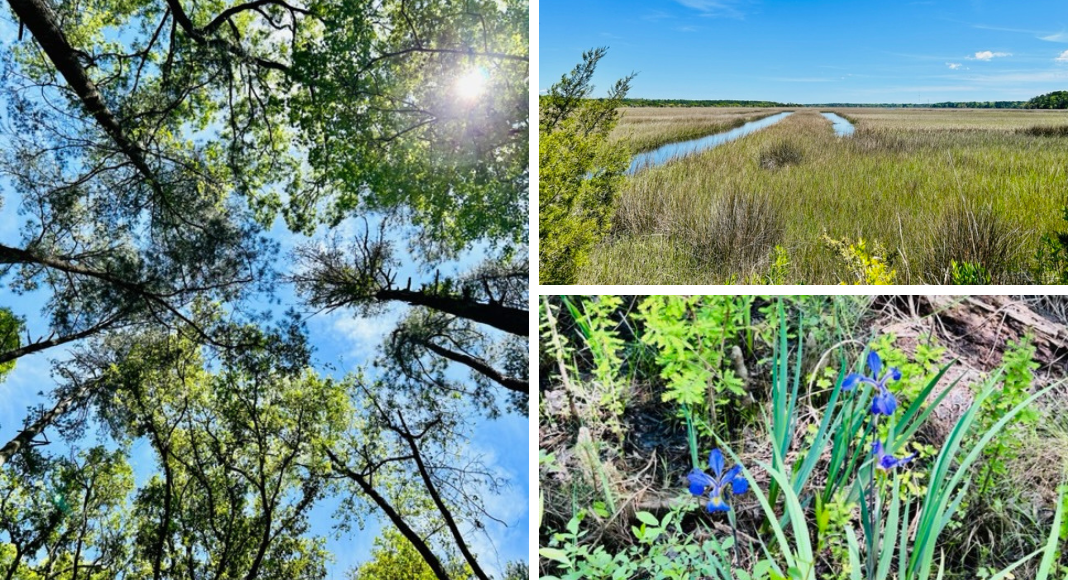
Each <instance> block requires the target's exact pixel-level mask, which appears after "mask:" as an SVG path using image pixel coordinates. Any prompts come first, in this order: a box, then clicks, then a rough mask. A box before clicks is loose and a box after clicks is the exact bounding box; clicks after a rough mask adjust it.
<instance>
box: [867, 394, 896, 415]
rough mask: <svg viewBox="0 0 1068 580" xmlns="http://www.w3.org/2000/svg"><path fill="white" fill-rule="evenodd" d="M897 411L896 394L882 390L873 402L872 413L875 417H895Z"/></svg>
mask: <svg viewBox="0 0 1068 580" xmlns="http://www.w3.org/2000/svg"><path fill="white" fill-rule="evenodd" d="M895 409H897V399H895V398H894V394H893V393H891V392H890V391H888V390H886V389H885V388H883V389H880V391H879V394H877V395H875V398H874V399H872V401H871V412H872V414H874V415H888V416H889V415H893V414H894V410H895Z"/></svg>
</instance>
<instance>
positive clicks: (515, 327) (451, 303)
mask: <svg viewBox="0 0 1068 580" xmlns="http://www.w3.org/2000/svg"><path fill="white" fill-rule="evenodd" d="M374 297H375V298H376V299H377V300H380V301H388V300H395V301H399V302H405V303H407V304H411V305H412V306H424V307H426V308H430V309H431V310H437V311H438V312H444V313H445V314H452V315H453V316H458V317H460V318H464V319H467V320H470V321H472V322H477V323H479V324H485V325H487V326H492V327H493V328H496V329H498V330H503V331H504V332H507V333H508V334H514V335H516V336H528V335H529V332H530V330H529V314H528V312H527V311H526V310H523V309H520V308H512V307H510V306H504V305H501V304H486V303H483V302H476V301H474V300H468V299H464V298H456V297H452V296H441V295H438V294H431V293H428V292H424V291H415V290H407V289H405V290H400V289H394V288H385V289H382V290H378V291H377V292H375V294H374Z"/></svg>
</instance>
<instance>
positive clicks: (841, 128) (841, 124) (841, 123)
mask: <svg viewBox="0 0 1068 580" xmlns="http://www.w3.org/2000/svg"><path fill="white" fill-rule="evenodd" d="M820 114H821V115H823V116H824V117H827V118H828V119H830V120H831V123H833V124H834V132H835V133H837V134H838V136H839V137H848V136H850V135H852V134H853V123H850V122H849V121H846V120H845V119H843V118H842V117H839V116H838V115H835V114H834V113H820Z"/></svg>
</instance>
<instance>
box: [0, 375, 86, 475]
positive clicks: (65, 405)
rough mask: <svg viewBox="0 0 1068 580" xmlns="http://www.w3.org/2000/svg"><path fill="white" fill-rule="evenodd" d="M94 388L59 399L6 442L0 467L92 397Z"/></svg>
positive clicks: (1, 451)
mask: <svg viewBox="0 0 1068 580" xmlns="http://www.w3.org/2000/svg"><path fill="white" fill-rule="evenodd" d="M96 386H97V383H96V382H95V381H94V382H88V383H85V384H84V385H82V386H80V387H78V388H77V389H75V391H74V392H73V393H70V394H68V395H67V396H65V397H63V398H62V399H60V400H59V402H57V403H56V405H55V406H54V407H52V409H50V410H48V411H46V412H45V413H43V414H42V415H41V416H40V417H38V418H37V420H36V421H34V422H33V423H31V424H30V425H28V426H27V427H26V428H25V429H23V430H22V431H20V432H19V434H18V435H16V436H15V438H14V439H12V440H11V441H8V442H7V444H5V445H4V446H3V447H0V467H3V465H4V464H5V463H7V461H8V460H9V459H11V457H12V456H13V455H15V454H16V453H18V452H19V450H20V449H22V448H23V447H26V446H27V445H29V443H30V442H31V441H33V439H34V438H35V437H37V436H38V435H40V434H41V432H42V431H44V430H45V429H46V428H48V427H49V426H50V425H51V424H52V422H53V421H55V420H56V419H57V418H59V417H60V416H62V415H63V414H64V413H66V412H67V411H68V410H69V409H70V408H71V407H72V406H73V405H75V404H77V403H79V402H81V401H82V400H84V399H85V398H87V397H89V396H90V395H92V393H93V389H94V388H95V387H96Z"/></svg>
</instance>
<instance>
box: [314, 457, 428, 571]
mask: <svg viewBox="0 0 1068 580" xmlns="http://www.w3.org/2000/svg"><path fill="white" fill-rule="evenodd" d="M324 449H325V451H326V454H327V455H328V456H329V457H330V463H331V464H333V466H334V469H337V470H338V471H340V472H341V473H342V474H343V475H345V477H347V478H349V479H351V480H352V481H354V482H356V485H358V486H360V489H361V490H363V493H364V494H366V495H367V497H369V498H371V500H372V501H374V502H375V504H376V505H378V507H379V508H380V509H381V510H382V511H383V512H385V514H386V516H387V517H388V518H389V519H390V521H391V522H393V525H394V526H397V530H399V531H400V533H401V534H402V535H403V536H404V537H405V538H407V540H408V541H409V542H411V543H412V546H415V549H416V551H418V552H419V555H420V556H422V557H423V560H424V561H426V563H427V565H428V566H430V569H431V571H433V572H434V575H435V576H437V577H438V579H439V580H449V574H448V572H446V571H445V566H443V565H442V563H441V560H438V557H437V556H435V555H434V552H432V551H431V550H430V546H428V545H427V543H426V542H425V541H423V538H421V537H419V534H417V533H416V532H415V530H413V529H412V528H411V527H410V526H409V525H408V523H407V522H405V521H404V517H403V516H401V515H400V514H399V513H398V512H397V510H395V509H394V508H393V506H392V505H390V503H389V500H387V499H386V498H385V497H382V495H381V494H379V493H378V491H376V490H375V488H374V487H373V486H371V484H370V483H369V482H368V481H367V479H366V478H364V476H363V475H361V474H359V473H356V472H355V471H353V470H351V469H349V466H348V465H346V464H345V463H344V462H342V461H341V459H339V458H338V456H337V455H335V454H334V452H333V451H332V450H331V449H330V448H328V447H324Z"/></svg>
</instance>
